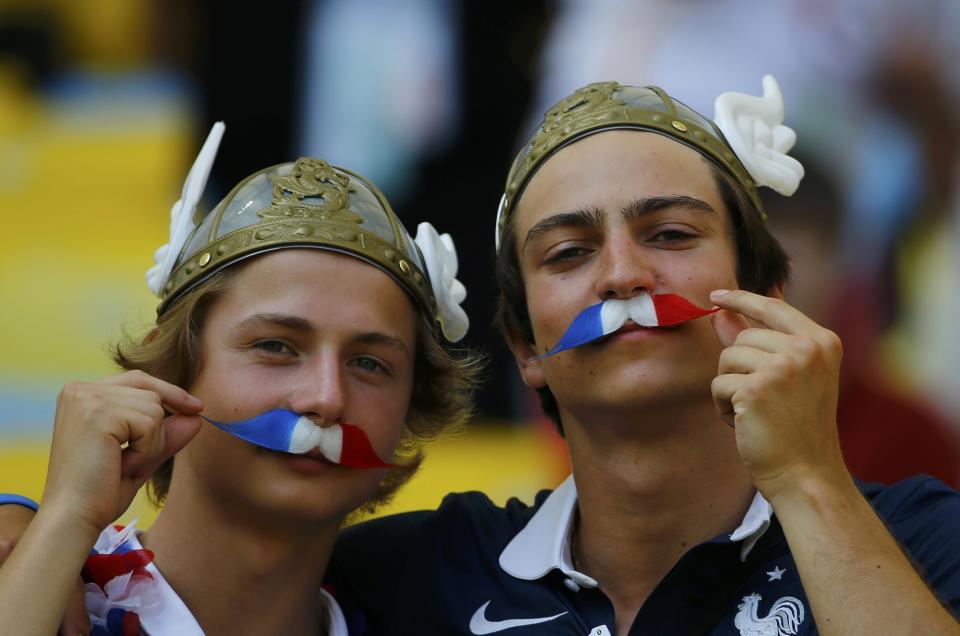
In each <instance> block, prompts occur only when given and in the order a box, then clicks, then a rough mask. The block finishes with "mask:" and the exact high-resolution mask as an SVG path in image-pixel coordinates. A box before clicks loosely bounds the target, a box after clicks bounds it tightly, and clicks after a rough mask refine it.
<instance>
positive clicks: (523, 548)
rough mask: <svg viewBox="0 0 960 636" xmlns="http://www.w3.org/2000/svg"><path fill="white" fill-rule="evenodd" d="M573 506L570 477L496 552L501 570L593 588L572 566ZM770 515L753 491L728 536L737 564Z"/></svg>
mask: <svg viewBox="0 0 960 636" xmlns="http://www.w3.org/2000/svg"><path fill="white" fill-rule="evenodd" d="M576 505H577V486H576V484H575V483H574V480H573V475H570V476H569V477H567V478H566V479H565V480H564V482H563V483H562V484H560V485H559V486H558V487H557V488H556V490H554V491H553V492H552V493H550V495H549V496H548V497H547V499H546V501H544V502H543V505H542V506H540V509H539V510H537V512H536V514H534V515H533V517H532V518H531V519H530V521H529V522H527V525H526V526H525V527H524V528H523V529H522V530H521V531H520V532H518V533H517V534H516V536H515V537H514V538H513V539H512V540H511V541H510V543H508V544H507V547H506V548H504V549H503V552H501V553H500V567H501V568H502V569H503V571H504V572H506V573H507V574H509V575H510V576H513V577H515V578H518V579H523V580H526V581H533V580H536V579H540V578H543V577H544V576H546V575H547V573H548V572H550V571H551V570H560V571H561V572H562V573H563V574H564V576H566V577H568V579H572V581H573V583H574V584H576V585H579V586H582V587H596V586H597V582H596V581H595V580H594V579H592V578H590V577H589V576H587V575H585V574H583V573H582V572H578V571H577V570H576V568H574V566H573V558H572V553H571V549H570V542H571V538H572V535H571V531H572V530H573V519H574V515H573V513H574V511H575V510H576ZM772 516H773V507H772V506H771V505H770V504H769V502H767V500H766V499H764V498H763V495H761V494H760V493H759V492H757V493H756V495H754V497H753V501H752V502H751V504H750V508H749V509H748V510H747V513H746V515H744V517H743V521H741V523H740V526H739V527H738V528H737V529H736V530H734V531H733V532H732V533H731V534H730V540H731V541H742V545H741V548H740V560H741V561H745V560H746V558H747V555H749V554H750V551H751V550H752V549H753V547H754V546H755V545H756V543H757V541H759V540H760V537H762V536H763V534H764V533H765V532H766V531H767V528H769V527H770V520H771V518H772Z"/></svg>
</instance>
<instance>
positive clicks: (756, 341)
mask: <svg viewBox="0 0 960 636" xmlns="http://www.w3.org/2000/svg"><path fill="white" fill-rule="evenodd" d="M795 339H796V336H790V335H787V334H785V333H781V332H779V331H774V330H772V329H761V328H757V327H751V328H750V329H744V330H743V331H741V332H740V333H739V334H738V335H737V339H736V340H735V341H734V343H733V344H734V346H737V347H751V348H753V349H759V350H760V351H766V352H768V353H782V352H785V351H789V350H790V346H791V343H792V342H793V341H794V340H795Z"/></svg>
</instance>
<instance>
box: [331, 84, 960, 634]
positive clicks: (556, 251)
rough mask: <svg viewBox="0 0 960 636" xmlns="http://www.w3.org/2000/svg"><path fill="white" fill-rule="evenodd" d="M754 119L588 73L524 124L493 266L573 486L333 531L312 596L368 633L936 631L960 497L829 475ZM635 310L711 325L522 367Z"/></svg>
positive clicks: (816, 349)
mask: <svg viewBox="0 0 960 636" xmlns="http://www.w3.org/2000/svg"><path fill="white" fill-rule="evenodd" d="M770 88H771V91H770V92H771V96H773V95H772V92H773V91H772V88H773V87H770ZM741 97H742V96H741ZM733 101H734V103H735V105H736V104H743V103H746V104H747V105H749V104H750V103H751V102H750V100H748V99H739V98H735V99H734V100H733ZM764 104H765V105H764ZM724 105H725V106H729V105H730V100H728V101H727V102H725V103H724ZM781 108H782V105H781ZM754 110H759V111H760V113H761V115H762V116H761V117H760V118H758V117H756V116H754V115H753V114H752V113H751V112H750V109H749V108H747V109H746V110H745V111H741V112H739V113H737V114H738V115H741V117H739V119H738V118H737V117H734V118H733V121H734V122H736V121H740V122H742V123H743V124H744V128H745V129H746V130H747V131H749V132H751V133H753V132H754V131H756V132H758V133H759V134H758V135H757V136H756V137H753V136H752V135H751V136H750V137H748V138H734V133H735V132H736V129H735V128H730V127H729V126H727V127H726V128H725V130H724V133H723V134H721V133H720V131H719V130H718V129H717V128H716V127H714V125H713V124H712V123H710V122H709V121H707V120H705V119H704V118H702V117H701V116H699V115H697V114H696V113H693V112H692V111H690V110H689V109H687V108H686V107H684V106H683V105H682V104H680V103H679V102H676V101H674V100H673V99H671V98H670V97H669V96H667V95H666V94H665V93H664V92H663V91H661V90H660V89H653V88H637V87H621V86H619V85H616V84H613V83H608V84H600V85H591V86H589V87H586V88H584V89H581V90H580V91H577V92H576V93H574V94H573V95H571V96H570V97H568V98H567V99H565V100H563V101H561V102H560V103H559V104H558V105H557V106H555V107H554V108H553V109H551V110H550V111H549V112H548V113H547V115H546V117H545V120H544V123H543V124H542V125H541V127H540V128H539V129H538V131H537V132H536V133H535V135H534V136H533V138H532V139H531V141H530V142H529V143H528V144H527V145H526V147H525V148H524V150H523V151H522V152H521V153H520V155H519V156H518V158H517V160H516V162H515V163H514V167H513V169H512V170H511V173H510V176H509V177H508V181H507V188H506V194H505V197H504V204H503V206H502V209H501V213H500V222H499V223H498V230H497V231H498V237H499V239H500V248H499V251H498V256H497V259H498V262H497V267H498V280H499V283H500V287H501V322H502V325H503V327H504V329H505V332H506V334H507V338H508V340H509V342H510V345H511V348H512V350H513V351H514V353H515V355H516V357H517V361H518V365H519V367H520V369H521V374H522V376H523V378H524V380H525V381H526V382H527V383H528V384H529V385H531V386H533V387H535V388H537V389H538V391H540V393H541V397H542V399H543V402H544V406H545V409H546V410H547V412H548V413H550V414H551V415H552V416H553V417H554V418H555V420H556V421H557V423H558V425H559V426H560V427H561V428H562V430H563V431H564V433H565V435H566V437H567V439H568V441H569V445H570V453H571V460H572V466H573V475H572V476H571V478H570V479H568V480H567V481H566V482H564V483H563V484H562V485H561V486H560V487H559V488H557V490H555V491H553V492H552V493H542V494H541V495H540V496H538V497H537V500H536V502H535V503H534V505H533V506H530V507H528V506H526V505H524V504H522V503H520V502H518V501H511V502H509V503H508V504H507V506H506V507H505V508H503V509H501V508H498V507H496V506H494V505H492V504H491V503H490V502H489V500H487V499H486V498H485V497H483V496H482V495H479V494H476V493H473V494H467V495H451V496H450V497H448V498H447V499H446V500H445V501H444V503H443V505H442V506H441V508H440V509H439V510H437V511H435V512H423V513H410V514H406V515H399V516H396V517H393V518H385V519H379V520H375V521H372V522H369V523H365V524H361V525H359V526H355V527H352V528H350V529H348V530H346V531H345V532H343V533H342V534H341V537H340V539H339V540H338V544H337V548H336V549H335V551H334V555H333V558H332V561H331V566H330V571H329V572H328V580H330V581H331V582H332V583H333V584H334V586H335V587H336V589H337V590H338V591H340V592H341V593H343V594H346V595H348V596H350V597H352V598H353V599H354V600H355V601H356V602H358V603H359V604H360V605H361V606H362V607H363V608H364V609H365V613H366V616H367V620H368V625H369V630H368V633H372V634H492V633H500V632H503V633H505V634H512V633H516V634H524V633H527V634H565V635H566V634H592V635H594V636H603V635H604V634H614V633H616V634H657V635H663V634H671V635H674V634H718V635H719V634H777V635H779V634H813V633H823V634H844V635H848V634H861V633H862V634H877V633H883V634H908V633H917V634H955V633H958V626H957V623H956V621H955V620H954V619H953V618H952V617H951V615H950V611H953V612H957V611H958V609H960V567H958V562H960V498H958V497H957V495H956V494H955V493H953V492H952V491H949V490H948V489H946V488H944V487H943V486H942V485H940V484H939V483H938V482H934V481H932V480H926V479H916V480H912V481H908V482H904V483H902V484H900V485H898V486H895V487H892V488H888V489H882V488H876V487H863V491H862V492H863V494H861V491H860V490H858V488H857V486H856V485H855V484H854V482H853V481H852V480H851V478H850V477H849V475H848V473H847V471H846V469H845V467H844V466H843V463H842V459H841V456H840V451H839V447H838V444H837V440H836V430H835V429H836V426H835V409H836V393H837V386H836V385H837V375H838V368H839V363H840V345H839V342H837V339H836V337H835V336H833V335H832V334H831V333H830V332H828V331H826V330H824V329H822V328H820V327H819V326H817V325H816V324H814V323H813V322H811V321H810V320H808V319H807V318H805V317H804V316H803V315H802V314H800V313H799V312H797V311H796V310H794V309H792V308H791V307H789V306H788V305H786V304H785V303H783V302H782V300H780V299H779V296H780V295H781V294H782V287H783V284H784V282H785V281H786V278H787V268H786V262H785V258H784V255H783V253H782V251H781V250H780V249H779V247H778V246H777V244H776V242H775V241H773V239H772V238H771V237H770V236H769V234H768V232H767V231H766V228H765V227H764V225H763V219H762V210H761V209H760V207H759V203H758V198H757V197H756V196H755V194H756V193H755V186H756V181H757V180H758V178H762V179H763V180H764V182H766V183H769V184H776V185H777V186H778V187H779V188H780V189H782V190H784V191H789V190H790V187H791V185H792V186H795V185H796V180H797V178H798V177H797V168H798V166H796V165H794V164H792V163H791V162H790V161H788V160H787V158H786V157H784V156H783V154H782V151H783V150H784V149H785V146H788V145H789V144H788V143H786V142H787V141H788V138H789V133H787V132H785V131H784V130H783V129H782V128H778V123H779V122H778V121H777V120H778V115H780V116H781V117H782V110H781V111H780V112H779V113H778V112H777V111H778V109H777V104H776V103H773V104H771V103H769V102H767V101H764V102H762V103H761V104H760V108H759V109H756V108H755V109H754ZM764 139H772V140H775V143H774V144H772V146H774V148H771V147H770V146H771V144H769V143H768V144H767V145H766V146H764V145H763V144H762V142H763V141H764ZM728 140H729V141H728ZM757 141H759V142H761V143H760V144H758V143H756V142H757ZM731 142H733V143H736V144H737V145H738V146H739V152H738V154H736V155H735V153H734V149H733V147H731ZM773 150H777V151H778V152H773ZM764 159H768V160H769V161H768V162H766V163H764V161H763V160H764ZM744 164H747V165H749V166H751V170H750V171H749V172H748V170H747V168H746V167H745V166H744ZM758 175H759V177H758ZM720 290H733V291H729V292H727V293H721V291H720ZM645 294H654V295H655V296H656V295H662V294H676V295H681V296H684V297H686V298H687V299H688V300H690V301H692V302H694V303H696V304H697V305H700V306H701V307H710V306H711V305H718V306H720V307H722V308H723V310H722V311H720V312H719V313H718V314H716V316H714V317H713V318H712V319H700V320H695V321H692V322H686V323H683V324H680V325H678V326H675V327H671V328H665V329H643V328H639V326H638V324H637V322H638V320H637V319H636V318H635V319H634V322H633V323H631V322H627V323H626V324H625V325H623V327H622V328H621V329H619V330H617V331H616V332H614V333H612V334H611V335H610V336H609V337H607V338H606V339H602V340H597V341H595V342H594V343H593V344H588V345H585V346H582V347H577V348H574V349H570V350H568V351H566V352H563V353H561V354H558V355H553V356H543V354H544V353H546V352H547V351H549V350H551V349H552V348H553V347H554V346H555V345H556V343H557V342H558V340H560V339H561V335H563V334H564V333H565V331H566V330H567V327H568V326H569V325H570V324H571V323H572V322H574V319H575V317H577V316H578V315H580V314H581V312H582V311H583V310H584V309H585V308H587V307H590V306H594V305H596V304H597V303H598V302H601V301H607V300H621V301H623V300H631V299H636V298H641V297H643V296H644V295H645ZM655 296H654V297H655ZM748 319H749V321H748ZM711 320H712V322H711ZM864 495H866V498H865V497H864ZM868 499H869V502H870V503H868ZM871 504H872V506H873V509H875V510H876V511H877V513H879V515H880V517H882V518H883V520H884V521H885V522H886V523H887V524H888V525H889V527H890V529H891V530H892V532H893V535H894V536H895V537H896V541H895V540H894V539H893V538H892V537H891V533H890V531H888V530H887V528H886V527H885V526H884V523H883V521H881V520H880V519H879V518H878V516H877V514H875V513H874V511H873V509H871ZM897 541H899V544H900V545H899V546H898V544H897ZM901 546H902V549H903V550H905V551H906V552H907V553H908V554H909V558H908V557H906V556H905V555H904V553H903V552H902V551H901ZM911 559H912V560H913V561H914V562H915V563H916V564H917V566H918V567H919V569H920V570H921V571H922V576H921V575H918V573H917V571H916V570H915V569H914V566H913V565H911ZM928 585H930V586H932V587H933V591H931V589H929V588H928ZM938 598H939V599H941V600H942V601H944V602H946V603H947V604H948V605H949V607H950V608H951V609H950V610H947V609H944V607H943V606H942V605H941V603H940V600H938Z"/></svg>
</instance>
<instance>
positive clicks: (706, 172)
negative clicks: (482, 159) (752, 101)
mask: <svg viewBox="0 0 960 636" xmlns="http://www.w3.org/2000/svg"><path fill="white" fill-rule="evenodd" d="M664 195H684V196H689V197H694V198H697V199H700V200H702V201H705V202H707V203H708V204H710V205H711V207H713V208H714V209H715V210H716V211H717V212H718V213H720V214H721V215H722V216H724V217H725V216H726V210H725V206H724V204H723V199H722V196H721V194H720V191H719V189H718V188H717V184H716V181H715V178H714V175H713V170H712V169H711V166H710V163H709V160H707V159H706V158H705V157H703V156H702V155H701V154H700V153H699V152H697V151H696V150H694V149H692V148H690V147H688V146H685V145H683V144H681V143H679V142H677V141H674V140H672V139H670V138H669V137H666V136H664V135H660V134H657V133H652V132H644V131H637V130H606V131H603V132H600V133H596V134H593V135H590V136H588V137H585V138H583V139H580V140H578V141H576V142H574V143H572V144H570V145H569V146H566V147H564V148H561V149H560V150H559V151H557V152H556V153H555V154H554V155H553V156H552V157H550V158H549V159H547V161H546V162H544V163H543V165H541V166H540V168H539V169H538V170H537V172H536V173H535V174H534V175H533V177H532V178H531V179H530V181H529V182H528V184H527V187H526V188H525V190H524V192H523V195H522V196H521V198H520V201H519V202H518V205H517V211H516V215H517V219H516V222H517V229H518V234H521V233H522V232H523V231H525V228H528V227H529V226H530V225H531V224H532V223H534V222H535V221H536V220H537V219H538V218H541V217H543V216H545V215H549V214H553V213H556V212H559V211H564V210H570V209H589V208H599V209H600V210H601V211H604V212H611V211H614V210H619V209H621V208H622V207H623V206H624V205H627V204H629V203H630V202H632V201H635V200H637V199H642V198H647V197H651V196H664Z"/></svg>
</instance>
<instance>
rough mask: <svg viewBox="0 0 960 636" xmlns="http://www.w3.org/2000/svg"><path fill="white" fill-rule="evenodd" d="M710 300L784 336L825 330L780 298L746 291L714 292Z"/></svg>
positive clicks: (719, 290)
mask: <svg viewBox="0 0 960 636" xmlns="http://www.w3.org/2000/svg"><path fill="white" fill-rule="evenodd" d="M710 301H711V302H713V304H715V305H716V306H718V307H720V308H722V309H727V310H730V311H735V312H737V313H739V314H743V315H744V316H746V317H747V318H750V319H751V320H754V321H756V322H758V323H760V324H761V325H763V326H764V327H767V328H769V329H775V330H776V331H781V332H783V333H788V334H795V335H810V334H813V333H815V332H816V331H819V330H820V329H821V327H820V325H818V324H817V323H815V322H814V321H812V320H810V319H809V318H807V317H806V316H805V315H804V314H803V313H802V312H801V311H800V310H799V309H795V308H794V307H791V306H790V305H788V304H787V303H785V302H784V301H782V300H780V299H779V298H771V297H769V296H761V295H760V294H754V293H752V292H748V291H745V290H742V289H735V290H732V291H727V290H722V289H718V290H716V291H714V292H711V294H710Z"/></svg>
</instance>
